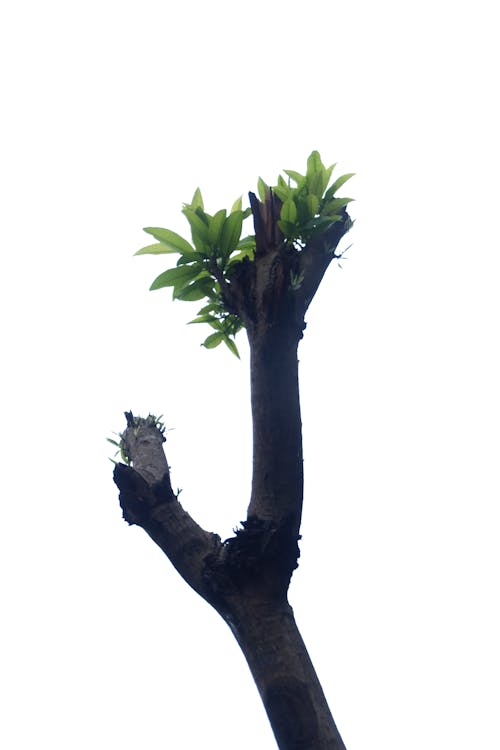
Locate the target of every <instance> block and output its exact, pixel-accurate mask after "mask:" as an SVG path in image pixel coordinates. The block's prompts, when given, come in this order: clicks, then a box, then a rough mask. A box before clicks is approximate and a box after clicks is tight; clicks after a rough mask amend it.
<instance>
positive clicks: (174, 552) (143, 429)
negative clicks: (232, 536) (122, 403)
mask: <svg viewBox="0 0 500 750" xmlns="http://www.w3.org/2000/svg"><path fill="white" fill-rule="evenodd" d="M126 417H127V425H128V426H127V429H126V430H125V432H124V433H123V435H122V440H123V442H124V446H125V450H126V454H127V456H128V457H129V459H130V461H131V463H132V464H133V468H132V467H131V466H126V465H125V464H120V463H119V464H116V466H115V470H114V474H113V478H114V481H115V483H116V485H117V486H118V488H119V490H120V505H121V507H122V510H123V517H124V519H125V520H126V521H127V522H128V523H129V524H136V525H138V526H141V527H142V528H143V529H144V530H145V531H146V532H147V533H148V534H149V536H150V537H151V538H152V539H153V541H155V542H156V544H157V545H158V546H159V547H160V549H162V550H163V552H164V553H165V554H166V555H167V557H168V559H169V560H170V562H171V563H172V565H173V566H174V567H175V568H176V570H177V571H178V572H179V573H180V574H181V575H182V577H183V578H184V580H185V581H186V582H187V583H188V584H189V585H190V586H191V587H192V588H193V589H194V590H195V591H196V592H197V593H198V594H200V595H201V596H203V598H205V599H209V598H210V595H209V592H208V591H207V588H206V584H205V580H204V571H205V567H206V559H207V557H208V556H209V555H214V554H217V553H218V552H219V550H220V548H221V547H222V544H221V541H220V537H219V536H217V535H216V534H212V533H210V532H208V531H205V530H204V529H202V528H201V526H199V525H198V524H197V523H196V522H195V521H194V520H193V519H192V518H191V516H190V515H189V513H187V512H186V511H185V510H184V509H183V507H182V506H181V504H180V503H179V501H178V499H177V497H176V495H175V494H174V492H173V490H172V485H171V483H170V472H169V468H168V464H167V459H166V456H165V453H164V451H163V447H162V445H163V443H164V442H165V438H164V436H163V431H162V426H161V425H160V424H159V423H158V421H157V420H156V419H155V418H154V417H152V416H149V417H147V419H142V418H141V417H134V416H133V414H132V413H131V412H128V413H126Z"/></svg>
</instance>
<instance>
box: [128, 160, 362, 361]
mask: <svg viewBox="0 0 500 750" xmlns="http://www.w3.org/2000/svg"><path fill="white" fill-rule="evenodd" d="M334 167H335V165H334V164H332V165H331V166H330V167H328V168H326V167H325V166H324V165H323V163H322V161H321V158H320V155H319V153H318V152H317V151H313V152H312V154H311V155H310V157H309V159H308V160H307V171H306V174H305V175H302V174H299V172H295V171H293V170H291V169H288V170H284V171H285V174H286V175H287V176H288V178H289V179H288V181H285V179H284V178H283V177H282V176H279V177H278V184H277V185H275V186H274V187H270V186H269V185H267V184H266V183H265V182H264V180H262V178H260V177H259V179H258V183H257V191H258V194H259V197H260V200H261V201H262V202H264V201H265V200H266V198H267V197H268V196H269V194H270V191H272V192H273V193H275V194H276V195H277V196H278V198H279V199H280V200H281V201H282V207H281V213H280V219H279V221H278V225H279V228H280V229H281V231H282V232H283V235H284V238H285V242H287V243H291V244H293V245H294V247H296V248H297V249H299V250H300V249H303V248H304V247H305V245H306V243H307V241H308V240H309V239H311V237H313V236H314V235H315V234H316V233H318V232H324V231H326V230H327V229H328V228H329V227H330V226H331V225H332V224H333V223H334V222H336V221H340V220H341V219H342V209H343V208H344V207H345V206H346V205H347V204H348V203H349V202H350V201H351V198H336V197H335V193H336V192H337V190H338V189H339V188H340V187H341V186H342V185H343V184H344V182H346V180H348V179H349V178H350V177H352V176H353V175H352V174H347V175H343V176H342V177H339V178H338V179H337V180H336V181H335V182H334V183H333V184H332V185H331V186H330V187H328V186H329V183H330V178H331V175H332V171H333V169H334ZM290 180H293V182H294V183H295V187H292V186H291V185H290ZM182 213H183V214H184V216H185V217H186V219H187V220H188V222H189V225H190V229H191V240H192V241H191V242H188V241H187V240H186V239H184V238H183V237H181V236H180V235H178V234H177V233H176V232H172V231H171V230H170V229H163V228H161V227H147V228H146V229H144V231H145V232H147V233H148V234H150V235H152V236H153V237H154V238H155V239H156V240H157V242H156V243H155V244H152V245H147V246H146V247H143V248H142V249H141V250H138V251H137V252H136V253H135V254H136V255H161V254H169V253H177V254H178V255H179V258H178V260H177V264H176V266H175V267H174V268H170V269H168V270H167V271H164V272H163V273H161V274H160V275H159V276H158V277H157V278H156V279H155V280H154V281H153V283H152V284H151V287H150V289H151V290H154V289H162V288H163V287H172V296H173V299H180V300H184V301H186V302H195V301H198V300H201V299H207V302H208V304H206V305H205V306H204V307H202V308H201V310H199V311H198V315H197V317H196V318H194V320H192V321H191V323H208V324H209V325H210V326H211V327H212V328H213V329H214V333H211V334H210V335H209V336H208V337H207V338H206V339H205V341H204V342H203V346H205V347H206V348H207V349H213V348H215V347H216V346H218V345H219V344H220V343H222V342H224V343H225V344H226V346H227V347H228V348H229V350H230V351H231V352H232V353H233V354H234V355H236V356H237V357H238V356H239V354H238V349H237V348H236V344H235V343H234V337H235V336H236V334H237V333H238V331H239V330H241V328H243V323H242V321H241V320H240V318H239V317H238V316H237V315H235V314H234V313H230V312H228V311H227V310H226V309H225V305H224V300H223V296H222V294H221V287H222V286H223V285H224V284H227V283H228V281H229V280H230V277H231V274H232V272H233V271H234V268H235V266H236V264H238V263H241V262H242V261H243V260H244V259H245V258H248V259H249V260H250V261H252V260H253V258H254V254H255V236H254V235H249V236H247V237H243V238H241V233H242V228H243V222H244V220H245V219H247V218H248V217H249V216H250V215H251V209H250V208H247V209H245V210H243V208H242V200H241V198H238V199H237V200H236V201H235V202H234V204H233V206H232V208H231V211H230V212H229V214H228V213H227V211H226V209H222V210H220V211H217V213H215V214H214V215H213V216H211V215H210V214H208V213H207V212H206V211H205V207H204V204H203V198H202V195H201V192H200V189H199V188H197V189H196V191H195V193H194V196H193V199H192V201H191V203H185V204H184V206H183V208H182ZM300 283H301V279H299V278H297V279H292V281H291V289H292V290H293V289H298V288H299V286H300Z"/></svg>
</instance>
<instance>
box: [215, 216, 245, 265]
mask: <svg viewBox="0 0 500 750" xmlns="http://www.w3.org/2000/svg"><path fill="white" fill-rule="evenodd" d="M242 214H243V212H242V211H235V212H234V213H232V214H229V216H228V217H227V219H226V220H225V222H224V226H223V227H222V233H221V237H220V250H221V254H222V256H223V257H225V258H227V257H229V255H230V254H231V253H232V252H233V251H234V250H236V247H237V245H238V242H239V240H240V237H241V229H242V226H243V216H242Z"/></svg>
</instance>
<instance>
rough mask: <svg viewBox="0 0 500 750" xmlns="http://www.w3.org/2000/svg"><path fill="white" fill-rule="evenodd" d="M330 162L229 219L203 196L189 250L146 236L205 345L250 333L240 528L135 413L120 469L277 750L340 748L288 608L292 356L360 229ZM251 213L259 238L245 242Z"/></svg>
mask: <svg viewBox="0 0 500 750" xmlns="http://www.w3.org/2000/svg"><path fill="white" fill-rule="evenodd" d="M333 166H334V165H333ZM333 166H332V167H329V168H326V167H325V166H324V165H323V164H322V162H321V159H320V156H319V154H318V153H317V152H313V153H312V154H311V156H310V157H309V159H308V163H307V172H306V174H305V175H301V174H299V173H297V172H293V171H291V170H290V171H287V172H286V173H287V175H288V178H289V179H288V180H285V179H284V178H283V177H279V178H278V182H277V185H275V186H274V187H269V186H268V185H266V184H265V183H264V182H263V181H262V180H261V179H259V191H258V192H259V195H258V196H257V195H255V194H253V193H250V194H249V198H250V208H248V209H246V210H243V209H242V206H241V200H238V201H236V203H235V204H234V205H233V208H232V210H231V212H230V213H229V215H228V214H226V211H219V212H217V213H216V214H215V215H214V216H211V215H209V214H207V213H206V211H205V209H204V206H203V201H202V198H201V194H200V192H199V190H197V191H196V193H195V196H194V198H193V201H192V203H191V204H186V205H185V206H184V209H183V212H184V214H185V215H186V217H187V219H188V221H189V223H190V227H191V234H192V240H193V242H192V244H191V243H188V242H187V241H186V240H185V239H183V238H182V237H180V236H179V235H177V234H176V233H174V232H171V231H170V230H167V229H161V228H148V229H147V230H146V231H147V232H148V233H149V234H151V235H153V236H154V237H155V239H156V240H157V243H156V244H154V245H149V246H147V247H146V248H143V249H142V250H140V251H139V254H147V253H153V254H158V253H172V252H176V253H178V254H179V256H180V257H179V260H178V263H177V266H176V267H175V268H171V269H169V270H167V271H165V272H164V273H163V274H161V275H160V276H159V277H158V278H157V279H156V280H155V281H154V282H153V285H152V289H158V288H162V287H165V286H172V287H173V293H174V298H177V299H184V300H187V301H194V300H200V299H203V298H208V303H207V304H206V305H205V306H204V307H203V308H202V309H201V310H200V311H199V313H198V316H197V318H195V320H194V321H193V322H197V323H198V322H199V323H203V322H205V323H208V324H209V325H210V326H211V327H212V329H213V331H214V332H213V333H211V334H210V336H208V338H207V339H206V341H205V346H206V347H207V348H212V347H214V346H217V345H218V344H219V343H222V342H224V343H225V344H226V345H227V346H228V347H229V349H230V350H231V351H232V352H233V353H234V354H236V355H238V351H237V349H236V345H235V343H234V336H235V334H236V333H237V331H238V330H239V329H241V328H245V330H246V333H247V336H248V341H249V345H250V369H251V402H252V420H253V476H252V489H251V499H250V504H249V506H248V514H247V518H246V519H245V520H244V521H242V522H241V528H240V529H239V530H238V531H236V533H235V536H234V537H231V538H230V539H227V540H226V541H224V542H223V541H221V539H220V537H219V536H217V535H216V534H214V533H211V532H209V531H205V530H204V529H202V528H201V527H200V526H198V524H197V523H196V522H195V521H194V520H193V518H191V516H190V515H189V514H188V513H187V512H186V511H185V510H184V509H183V508H182V506H181V505H180V503H179V500H178V497H177V496H176V495H175V493H174V492H173V490H172V486H171V482H170V475H169V467H168V463H167V459H166V457H165V453H164V450H163V443H164V442H165V437H164V428H163V425H162V423H161V421H160V420H159V419H157V418H156V417H154V416H152V415H149V416H148V417H146V418H141V417H136V416H134V415H133V414H132V413H130V412H128V413H126V419H127V427H126V429H125V431H124V432H123V433H122V434H121V436H120V438H121V439H120V448H121V450H122V456H123V459H124V463H117V464H116V466H115V470H114V479H115V482H116V484H117V485H118V488H119V490H120V503H121V507H122V509H123V516H124V518H125V520H126V521H128V523H130V524H137V525H139V526H141V527H142V528H143V529H144V530H145V531H146V532H147V533H148V534H149V536H150V537H151V538H152V539H153V540H154V541H155V542H156V543H157V544H158V545H159V546H160V547H161V549H162V550H163V551H164V552H165V554H166V555H167V557H168V558H169V560H170V561H171V562H172V564H173V565H174V566H175V568H176V569H177V570H178V571H179V573H180V574H181V575H182V577H183V578H184V580H185V581H186V582H187V583H188V584H189V585H190V586H191V587H192V588H193V589H194V590H195V591H196V592H197V593H198V594H199V595H200V596H202V597H203V598H204V599H205V600H206V601H207V602H208V603H209V604H211V605H212V606H213V607H214V608H215V609H216V610H217V612H218V613H219V614H220V615H221V617H222V618H223V619H224V620H225V622H226V623H227V624H228V625H229V627H230V628H231V631H232V632H233V634H234V636H235V638H236V640H237V641H238V643H239V645H240V647H241V649H242V651H243V653H244V655H245V657H246V659H247V662H248V665H249V667H250V670H251V672H252V675H253V677H254V680H255V682H256V685H257V688H258V690H259V693H260V696H261V698H262V701H263V703H264V706H265V709H266V711H267V715H268V717H269V720H270V722H271V725H272V728H273V731H274V734H275V737H276V741H277V743H278V746H279V747H280V748H281V749H282V750H299V748H300V749H301V750H313V749H314V750H326V749H327V748H328V749H329V750H334V749H335V750H340V749H341V748H344V747H345V746H344V743H343V741H342V739H341V737H340V734H339V732H338V730H337V727H336V725H335V722H334V720H333V718H332V714H331V712H330V709H329V707H328V704H327V701H326V699H325V696H324V693H323V690H322V688H321V685H320V683H319V680H318V678H317V675H316V672H315V670H314V667H313V665H312V663H311V660H310V658H309V655H308V653H307V650H306V647H305V645H304V642H303V640H302V638H301V636H300V633H299V631H298V628H297V625H296V623H295V619H294V614H293V610H292V608H291V606H290V605H289V603H288V599H287V592H288V587H289V583H290V579H291V576H292V573H293V570H294V569H295V568H296V567H297V559H298V556H299V548H298V541H299V539H300V523H301V515H302V502H303V465H302V463H303V462H302V429H301V416H300V401H299V380H298V359H297V348H298V344H299V342H300V340H301V338H302V336H303V332H304V329H305V321H304V316H305V314H306V311H307V309H308V307H309V304H310V303H311V300H312V299H313V297H314V295H315V293H316V291H317V289H318V287H319V284H320V283H321V280H322V278H323V275H324V274H325V272H326V270H327V268H328V266H329V265H330V263H331V262H332V260H334V259H336V258H339V257H340V256H341V254H342V253H339V252H337V248H338V245H339V242H340V240H341V239H342V237H343V236H344V235H345V234H346V232H347V231H348V230H349V229H350V227H351V224H352V222H351V220H350V218H349V216H348V214H347V211H346V205H347V203H348V202H349V199H348V198H337V197H335V195H336V192H337V190H338V189H339V188H340V186H341V185H342V184H343V183H344V182H345V181H346V180H347V179H348V178H349V177H350V176H351V175H343V176H342V177H339V178H338V179H337V180H336V181H335V182H334V183H333V184H332V185H331V186H330V187H329V184H330V179H331V173H332V170H333ZM290 181H293V183H295V184H294V185H293V186H292V185H291V182H290ZM250 215H252V217H253V223H254V229H255V233H254V234H253V235H251V236H249V237H245V238H243V239H240V237H241V232H242V223H243V220H244V219H245V218H246V217H247V216H250ZM344 252H345V251H344Z"/></svg>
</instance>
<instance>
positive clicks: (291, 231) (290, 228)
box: [278, 219, 297, 239]
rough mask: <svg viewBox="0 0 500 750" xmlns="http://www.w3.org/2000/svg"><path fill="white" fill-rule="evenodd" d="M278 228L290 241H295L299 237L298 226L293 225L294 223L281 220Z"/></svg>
mask: <svg viewBox="0 0 500 750" xmlns="http://www.w3.org/2000/svg"><path fill="white" fill-rule="evenodd" d="M278 226H279V228H280V229H281V231H282V232H283V234H284V235H285V237H288V239H295V238H296V237H297V226H296V225H295V224H292V222H290V221H283V219H280V220H279V221H278Z"/></svg>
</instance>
